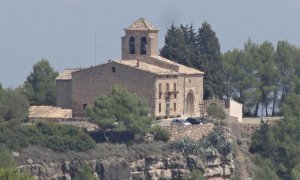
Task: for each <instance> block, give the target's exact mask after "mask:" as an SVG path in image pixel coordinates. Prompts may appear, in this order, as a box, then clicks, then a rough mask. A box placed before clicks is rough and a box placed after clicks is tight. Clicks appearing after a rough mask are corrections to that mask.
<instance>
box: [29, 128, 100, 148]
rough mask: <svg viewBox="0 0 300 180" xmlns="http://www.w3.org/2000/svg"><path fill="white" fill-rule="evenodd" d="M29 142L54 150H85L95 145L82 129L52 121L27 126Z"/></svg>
mask: <svg viewBox="0 0 300 180" xmlns="http://www.w3.org/2000/svg"><path fill="white" fill-rule="evenodd" d="M28 134H29V136H30V143H31V144H34V145H39V146H44V147H47V148H50V149H53V150H55V151H68V150H73V151H85V150H88V149H91V148H93V147H95V144H96V143H95V141H94V140H93V139H92V138H91V137H90V136H89V135H87V134H86V133H85V132H84V131H83V130H81V129H78V128H76V127H72V126H66V125H59V124H54V123H37V124H36V125H34V126H30V127H28Z"/></svg>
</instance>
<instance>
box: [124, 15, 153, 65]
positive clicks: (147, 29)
mask: <svg viewBox="0 0 300 180" xmlns="http://www.w3.org/2000/svg"><path fill="white" fill-rule="evenodd" d="M124 31H125V36H124V37H122V60H126V59H137V58H138V57H140V56H151V55H158V31H159V30H158V29H157V28H155V27H154V26H153V25H152V24H150V23H149V22H148V21H146V20H145V19H144V18H140V19H138V20H137V21H135V22H134V23H133V24H132V25H130V26H129V27H127V28H125V29H124Z"/></svg>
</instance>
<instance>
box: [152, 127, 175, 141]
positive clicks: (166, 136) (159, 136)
mask: <svg viewBox="0 0 300 180" xmlns="http://www.w3.org/2000/svg"><path fill="white" fill-rule="evenodd" d="M150 133H151V134H153V135H154V139H155V140H156V141H165V142H166V141H169V140H170V136H171V133H170V132H169V131H167V130H166V129H163V128H161V127H160V126H154V127H152V128H151V131H150Z"/></svg>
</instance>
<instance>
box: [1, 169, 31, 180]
mask: <svg viewBox="0 0 300 180" xmlns="http://www.w3.org/2000/svg"><path fill="white" fill-rule="evenodd" d="M0 179H6V180H10V179H13V180H34V177H31V176H30V175H28V174H27V173H24V172H20V171H19V170H18V169H15V168H9V169H1V168H0Z"/></svg>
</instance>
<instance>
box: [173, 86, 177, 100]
mask: <svg viewBox="0 0 300 180" xmlns="http://www.w3.org/2000/svg"><path fill="white" fill-rule="evenodd" d="M173 90H174V98H175V99H176V98H177V93H176V83H174V88H173Z"/></svg>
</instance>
